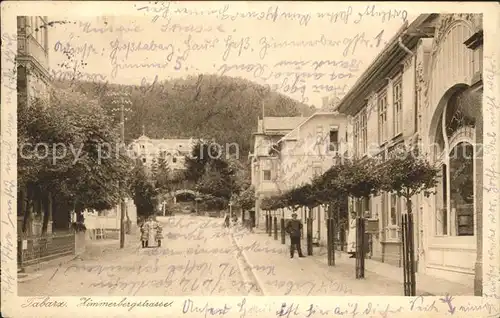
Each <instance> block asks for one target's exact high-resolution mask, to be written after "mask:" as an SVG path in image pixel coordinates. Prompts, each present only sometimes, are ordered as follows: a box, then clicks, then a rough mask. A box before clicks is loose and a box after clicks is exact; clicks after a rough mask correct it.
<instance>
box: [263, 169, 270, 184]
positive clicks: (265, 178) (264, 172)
mask: <svg viewBox="0 0 500 318" xmlns="http://www.w3.org/2000/svg"><path fill="white" fill-rule="evenodd" d="M262 173H263V174H264V176H263V179H264V181H271V170H262Z"/></svg>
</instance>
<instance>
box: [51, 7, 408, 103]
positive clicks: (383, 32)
mask: <svg viewBox="0 0 500 318" xmlns="http://www.w3.org/2000/svg"><path fill="white" fill-rule="evenodd" d="M131 4H132V3H131ZM133 6H134V10H133V11H134V15H120V16H98V15H97V14H95V13H94V15H93V16H92V13H91V12H86V13H85V16H84V15H79V16H77V15H75V14H71V15H67V14H63V15H55V16H49V20H50V21H67V23H64V24H57V25H56V26H55V27H53V28H50V33H49V37H48V41H49V48H50V51H49V63H50V68H51V73H52V74H55V76H56V77H60V76H64V75H65V74H66V75H67V74H70V73H68V72H73V70H74V65H71V66H70V67H69V68H68V65H67V64H68V57H67V55H66V54H64V52H65V51H72V52H74V56H73V58H71V59H70V61H71V62H77V70H78V71H79V72H81V74H82V75H81V79H83V80H96V79H99V80H104V81H109V82H113V83H120V84H138V85H140V84H141V83H142V84H143V85H144V84H147V83H149V84H150V83H152V82H154V80H155V78H156V79H157V80H159V81H161V80H165V79H172V78H179V77H186V76H188V75H197V74H199V73H211V74H219V75H227V76H235V77H236V76H240V77H243V78H246V79H248V80H251V81H254V82H256V83H259V84H263V85H269V86H270V88H271V89H274V90H276V91H278V92H281V93H283V94H285V95H287V96H289V97H291V98H294V99H296V100H298V101H300V102H304V103H306V104H308V105H311V104H313V105H315V106H321V100H322V97H324V96H333V95H337V96H339V97H342V96H343V95H344V94H345V93H346V92H347V91H348V89H349V87H351V86H352V84H354V82H355V81H356V79H357V78H358V77H359V76H360V75H361V74H362V72H363V71H364V70H365V69H366V67H367V66H368V65H369V64H370V63H371V61H372V60H373V59H374V58H375V56H376V55H377V53H379V52H380V50H381V49H382V48H383V47H384V45H385V44H386V43H387V41H389V40H390V38H391V37H392V36H393V35H394V34H395V33H396V32H397V30H398V29H399V28H400V27H401V26H402V25H403V23H404V22H405V21H407V20H408V21H409V22H411V21H412V20H413V19H414V18H415V17H416V15H410V14H409V13H407V11H406V10H404V7H402V6H401V7H399V8H398V7H397V6H398V5H397V4H394V3H392V4H384V3H382V4H379V3H377V4H376V5H375V4H370V3H352V2H347V3H340V2H335V3H334V2H331V3H327V2H325V3H318V2H296V3H286V2H253V3H250V2H227V3H224V2H213V3H211V2H203V3H201V2H200V3H195V2H183V3H180V2H140V3H135V4H133ZM61 63H64V64H63V66H61Z"/></svg>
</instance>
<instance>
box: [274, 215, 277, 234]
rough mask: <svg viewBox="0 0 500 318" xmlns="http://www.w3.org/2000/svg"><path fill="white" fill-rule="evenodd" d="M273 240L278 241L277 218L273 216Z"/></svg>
mask: <svg viewBox="0 0 500 318" xmlns="http://www.w3.org/2000/svg"><path fill="white" fill-rule="evenodd" d="M274 239H275V240H278V217H277V216H276V214H275V215H274Z"/></svg>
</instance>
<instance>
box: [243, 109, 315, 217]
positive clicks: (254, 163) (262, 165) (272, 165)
mask: <svg viewBox="0 0 500 318" xmlns="http://www.w3.org/2000/svg"><path fill="white" fill-rule="evenodd" d="M304 119H305V118H304V117H263V118H262V119H258V124H257V132H255V133H254V134H253V138H254V151H253V153H251V154H250V155H249V157H250V160H251V181H252V185H253V187H254V189H255V196H256V201H255V218H256V225H257V226H259V225H261V224H263V223H264V222H263V220H264V214H263V213H262V212H261V209H260V204H261V202H262V199H263V198H265V197H267V196H271V195H274V194H277V193H279V192H278V187H277V184H276V182H274V181H273V180H275V179H276V176H277V174H278V167H279V165H278V158H276V157H275V156H272V155H271V154H270V150H271V147H272V145H273V144H275V143H276V142H278V141H279V140H280V139H281V138H283V137H284V136H285V135H286V134H288V133H289V132H291V131H292V130H293V129H295V128H296V127H297V126H298V125H299V124H300V123H301V122H302V121H304Z"/></svg>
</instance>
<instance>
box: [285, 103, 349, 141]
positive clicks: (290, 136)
mask: <svg viewBox="0 0 500 318" xmlns="http://www.w3.org/2000/svg"><path fill="white" fill-rule="evenodd" d="M321 115H332V116H339V117H345V115H343V114H340V113H339V112H325V111H321V110H319V111H317V112H315V113H314V114H312V115H311V116H309V117H307V118H306V119H304V120H303V121H302V122H301V123H300V124H299V125H297V126H296V127H295V128H294V129H293V130H292V131H290V132H289V133H288V134H286V135H285V136H283V138H281V139H280V140H278V142H277V143H278V144H279V143H280V142H282V141H285V140H293V139H296V138H297V137H298V136H297V134H298V132H299V129H300V127H302V126H304V124H305V123H307V122H308V121H310V120H311V119H313V118H314V117H316V116H321Z"/></svg>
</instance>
